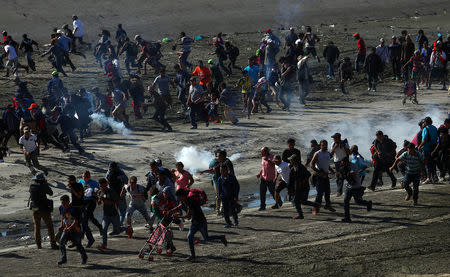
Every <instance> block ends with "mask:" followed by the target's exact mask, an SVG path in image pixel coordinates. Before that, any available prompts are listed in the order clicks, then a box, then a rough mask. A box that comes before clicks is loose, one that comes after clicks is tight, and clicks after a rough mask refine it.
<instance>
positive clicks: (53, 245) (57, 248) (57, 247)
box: [50, 243, 59, 250]
mask: <svg viewBox="0 0 450 277" xmlns="http://www.w3.org/2000/svg"><path fill="white" fill-rule="evenodd" d="M50 247H51V249H52V250H59V246H58V245H56V243H52V244H51V246H50Z"/></svg>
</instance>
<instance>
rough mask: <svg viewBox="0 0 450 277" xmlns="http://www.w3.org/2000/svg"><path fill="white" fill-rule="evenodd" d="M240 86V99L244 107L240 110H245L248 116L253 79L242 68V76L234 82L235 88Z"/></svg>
mask: <svg viewBox="0 0 450 277" xmlns="http://www.w3.org/2000/svg"><path fill="white" fill-rule="evenodd" d="M238 87H239V88H241V93H242V101H243V104H244V109H243V110H242V112H246V111H247V113H248V114H247V117H248V118H250V112H251V109H250V104H251V100H252V98H251V97H250V95H252V87H253V81H252V79H251V78H250V76H248V71H246V70H242V78H241V79H239V81H238V82H237V84H236V88H238Z"/></svg>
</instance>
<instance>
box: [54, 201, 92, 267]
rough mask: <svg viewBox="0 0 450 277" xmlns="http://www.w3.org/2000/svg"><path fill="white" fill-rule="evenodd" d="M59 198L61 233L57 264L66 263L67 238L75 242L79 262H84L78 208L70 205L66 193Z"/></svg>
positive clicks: (85, 256) (84, 253)
mask: <svg viewBox="0 0 450 277" xmlns="http://www.w3.org/2000/svg"><path fill="white" fill-rule="evenodd" d="M60 200H61V206H59V212H60V214H61V225H60V226H59V228H58V231H63V233H62V235H61V239H60V241H59V248H60V250H61V260H60V261H59V262H58V265H62V264H65V263H67V256H66V243H67V241H69V240H70V241H72V242H73V244H75V246H76V247H77V250H78V252H80V254H81V264H86V262H87V255H86V250H84V247H83V245H81V228H80V221H79V220H80V218H81V214H80V210H79V209H76V208H74V207H72V205H71V203H70V198H69V196H68V195H63V196H61V198H60Z"/></svg>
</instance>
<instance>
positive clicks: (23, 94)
mask: <svg viewBox="0 0 450 277" xmlns="http://www.w3.org/2000/svg"><path fill="white" fill-rule="evenodd" d="M72 19H73V22H72V23H73V25H72V26H73V30H72V29H70V28H69V26H68V25H67V24H65V25H63V26H62V27H61V29H58V28H55V29H54V30H53V32H52V33H51V34H50V43H49V44H48V49H47V50H46V51H45V52H44V53H43V54H42V55H43V56H45V55H49V61H50V63H51V65H52V67H54V70H53V72H52V73H51V75H52V77H51V79H50V80H49V81H48V83H47V86H46V90H45V95H44V96H43V97H40V99H41V100H40V101H41V102H40V103H39V104H38V103H37V99H36V98H37V97H36V98H35V96H33V95H32V93H30V91H29V90H28V85H35V84H33V83H32V82H28V81H24V80H21V78H19V72H18V70H19V69H20V68H24V69H25V70H26V71H27V72H28V71H29V69H31V70H33V71H35V70H37V68H38V67H37V66H36V64H35V62H34V60H33V53H34V47H35V48H36V49H39V44H38V43H37V42H36V41H34V40H32V39H30V38H28V36H27V35H26V34H24V35H23V41H22V42H21V44H20V45H19V44H18V43H17V42H15V41H14V40H13V38H12V37H11V36H10V35H8V33H7V32H6V31H3V42H2V44H3V45H4V53H3V54H2V59H1V61H2V62H3V59H4V58H5V57H6V58H7V60H8V61H7V64H6V76H9V75H10V74H11V73H13V74H14V75H15V79H14V82H15V84H16V85H17V91H16V93H15V95H14V97H13V98H12V99H11V103H8V104H7V106H6V110H5V111H4V112H3V114H2V120H1V121H0V143H1V151H0V159H1V158H3V157H5V156H6V154H7V152H8V151H9V148H8V142H9V139H10V138H11V137H12V136H14V138H15V140H16V142H17V144H18V145H19V146H20V149H21V151H22V152H23V153H24V156H25V162H26V165H27V166H28V167H29V168H30V171H31V173H32V174H33V176H34V177H33V184H32V185H31V186H30V209H31V210H32V211H33V220H34V230H35V234H34V237H35V242H36V244H37V247H38V248H41V247H42V245H41V235H40V222H41V219H43V220H44V222H45V224H46V225H47V227H48V234H49V238H50V242H51V247H52V248H53V249H60V250H61V259H60V261H59V262H58V264H59V265H62V264H64V263H66V262H67V256H66V244H67V242H69V241H72V245H70V246H69V247H76V248H77V250H78V251H79V252H80V254H81V257H82V263H83V264H85V263H86V262H87V254H86V251H85V248H84V247H92V245H93V243H94V241H95V239H94V237H93V234H92V230H91V229H90V226H89V221H90V222H92V224H94V225H95V226H96V228H97V229H98V230H99V232H100V234H101V237H102V243H101V244H100V245H99V246H98V247H97V248H98V249H99V250H100V251H103V252H105V251H109V248H108V235H117V234H120V233H122V232H126V234H127V235H128V237H130V238H131V237H132V236H133V228H132V222H133V219H132V216H133V213H134V212H135V211H136V210H137V211H138V212H139V213H140V214H141V215H142V216H143V218H144V220H145V222H146V226H147V228H148V229H149V231H150V232H152V231H153V228H154V227H153V226H154V223H155V219H157V224H159V223H160V222H161V223H162V224H165V225H166V226H168V225H170V224H171V223H172V222H173V223H175V224H178V226H179V227H180V229H181V230H182V229H183V222H184V220H185V219H189V218H190V219H191V225H190V229H189V234H188V243H189V247H190V252H191V256H190V257H189V260H191V261H193V260H195V257H196V256H195V250H194V244H195V243H194V235H195V233H196V232H198V231H200V232H201V233H202V235H203V237H204V239H205V240H211V241H214V240H216V241H220V242H222V243H223V244H224V245H225V246H226V245H227V240H226V238H225V236H210V235H209V234H208V229H207V220H206V217H205V215H204V213H203V211H202V208H201V206H202V205H204V204H205V202H206V196H205V194H204V192H203V191H202V190H200V189H196V188H193V187H192V186H193V185H194V179H193V178H192V175H191V173H189V171H187V170H185V169H184V165H183V164H182V163H181V162H178V163H177V164H176V165H175V166H176V169H173V170H170V169H168V168H165V167H163V165H162V162H161V161H160V160H154V161H153V162H152V163H151V164H150V171H149V172H148V173H147V175H146V176H147V180H146V184H145V185H141V184H142V182H141V184H138V179H137V177H136V176H131V177H130V178H128V176H127V174H126V173H125V172H124V170H122V169H121V168H120V166H119V164H118V163H117V162H111V163H110V166H109V169H108V172H107V173H106V176H104V177H103V178H100V179H99V180H98V181H95V180H93V179H91V173H90V172H89V171H86V172H84V173H83V174H82V178H81V179H80V180H78V181H77V178H76V176H73V175H71V176H69V177H68V180H67V189H68V191H70V194H71V196H70V197H69V196H68V195H63V196H62V197H61V198H60V201H61V205H60V207H59V211H60V214H61V225H60V227H59V228H58V233H57V234H55V233H54V230H53V224H52V222H51V213H52V211H53V202H52V201H51V200H49V199H48V198H47V195H50V196H51V195H52V194H53V192H52V190H51V188H50V186H49V185H48V183H47V181H46V175H47V174H48V169H47V168H45V167H43V166H42V165H40V163H39V161H38V156H39V152H40V151H45V150H47V149H48V148H49V147H50V144H52V145H53V146H54V147H56V148H58V149H60V150H61V151H63V152H68V151H70V148H71V146H73V147H74V148H75V149H76V150H78V152H79V153H80V154H85V151H84V149H83V147H82V146H81V145H80V143H79V142H83V140H84V138H85V137H88V136H90V135H91V132H90V122H91V117H90V115H92V114H93V113H98V114H103V115H104V116H106V117H109V116H112V117H113V118H114V119H115V120H116V121H118V122H123V124H124V125H125V126H126V127H128V128H131V124H130V120H129V115H128V113H127V107H128V103H129V100H130V99H131V105H132V107H133V113H134V116H135V119H136V120H139V119H142V118H143V113H144V114H145V113H146V112H147V111H148V106H149V103H152V105H153V106H154V114H153V116H152V119H154V120H156V121H157V122H159V123H160V124H161V125H162V128H163V130H165V131H167V132H171V131H172V130H173V129H172V126H171V125H170V124H169V122H168V121H167V120H166V118H165V116H166V112H167V109H171V108H173V107H174V106H175V105H179V106H180V110H179V113H180V114H187V113H188V115H189V119H190V123H191V129H197V128H198V124H197V122H198V121H202V122H204V123H205V125H206V127H208V126H209V123H210V122H213V123H219V122H221V121H222V119H227V120H229V121H230V122H231V123H232V124H237V123H238V122H239V119H238V116H237V115H236V113H235V110H236V106H237V105H238V103H239V101H241V103H242V107H243V110H242V113H243V114H244V116H245V117H247V118H250V117H251V115H253V114H255V113H258V112H261V113H264V110H263V106H264V107H265V112H266V113H270V112H271V111H272V110H273V108H272V107H270V105H269V103H270V102H271V101H270V100H273V102H275V103H276V105H277V106H278V107H279V108H280V109H281V110H289V109H290V107H291V103H292V99H293V97H294V95H296V93H295V90H296V88H297V87H298V88H299V102H300V103H301V104H305V102H306V99H307V96H308V94H309V92H310V89H311V84H312V82H313V74H312V70H311V68H310V66H309V65H308V63H310V59H311V58H313V59H317V62H318V63H320V58H321V57H319V56H320V55H318V51H317V48H318V47H317V46H318V43H319V41H320V38H319V37H318V36H317V35H316V34H315V33H314V32H313V31H312V28H311V27H307V28H306V29H305V32H302V33H299V34H297V33H296V30H295V29H294V28H290V30H289V32H288V33H287V34H286V36H285V38H284V42H282V41H281V40H280V39H279V38H278V37H277V36H276V35H275V34H274V33H273V32H272V30H271V29H267V31H266V34H265V36H264V37H263V38H262V40H261V43H260V45H258V47H257V50H256V52H255V55H252V56H250V57H249V58H248V65H247V66H245V67H244V68H241V67H239V66H238V65H237V64H236V62H237V59H238V57H239V55H240V53H239V48H238V47H237V46H236V45H234V44H233V43H231V42H230V41H225V39H224V35H223V34H222V33H219V34H217V36H216V37H215V39H214V42H213V44H212V45H213V47H214V51H212V52H211V53H208V54H209V55H215V56H216V57H215V58H214V59H216V60H214V59H208V60H207V63H206V64H205V63H204V61H203V60H199V61H197V64H196V66H195V67H194V65H193V64H192V63H190V62H189V56H190V53H191V45H192V44H193V43H194V42H195V40H194V39H192V38H190V37H189V36H187V35H186V33H184V32H181V33H180V36H179V38H178V39H177V40H176V41H175V43H174V44H173V47H172V49H173V50H174V51H175V50H177V48H178V47H179V49H178V50H177V56H178V58H177V62H176V64H175V65H174V67H173V69H174V72H175V75H174V76H169V75H168V74H167V72H166V71H167V68H166V66H165V65H163V64H162V63H161V62H160V60H161V57H162V55H163V54H162V52H161V43H159V42H153V41H147V40H144V39H143V38H142V36H141V35H135V36H134V39H130V38H129V37H128V35H127V32H126V31H125V30H124V28H123V26H122V25H121V24H119V25H118V26H117V30H116V32H115V36H114V39H115V41H116V43H117V46H116V47H115V46H114V45H113V44H112V42H111V40H112V39H113V37H112V36H111V33H110V32H109V31H108V30H102V31H101V33H100V34H99V40H98V43H97V44H95V46H94V47H92V46H91V44H89V43H87V42H85V40H83V36H84V33H85V32H84V28H83V23H82V22H81V21H80V19H78V17H77V16H76V15H74V16H73V17H72ZM353 37H354V38H355V40H356V41H357V44H356V45H357V53H356V57H355V59H354V64H352V62H351V59H350V58H349V57H345V58H343V59H342V58H341V57H340V50H339V48H338V47H337V46H336V45H335V44H334V43H333V42H332V41H330V42H328V44H327V46H326V47H325V48H324V50H323V55H322V56H323V58H324V59H325V61H326V62H327V65H328V67H327V75H328V78H330V79H331V78H335V73H334V72H335V68H336V67H338V72H339V76H338V78H337V80H338V82H339V84H340V88H341V91H342V93H344V94H347V93H349V92H348V90H347V89H346V87H345V84H346V82H347V81H348V80H349V79H351V78H352V76H353V74H355V73H356V74H358V73H359V72H360V71H361V70H362V68H364V71H365V72H366V73H367V81H368V90H373V91H376V89H377V82H378V81H379V80H380V79H381V78H382V77H387V76H388V75H389V73H387V71H388V70H387V69H386V68H387V65H388V63H392V70H393V72H392V76H393V79H395V80H399V79H400V78H401V79H402V80H403V81H404V82H405V83H406V82H410V80H412V81H414V86H415V87H416V88H417V89H419V88H420V85H421V84H422V83H423V84H425V86H426V87H427V88H430V87H431V85H432V80H433V79H436V78H437V79H439V80H440V81H441V83H442V88H443V89H446V78H447V69H446V66H447V62H448V59H449V57H450V53H449V51H450V37H449V38H448V39H447V41H444V40H443V38H442V35H440V34H439V35H438V37H437V38H436V39H435V40H434V41H433V43H432V47H430V46H429V44H431V43H429V41H428V39H427V38H426V36H425V34H424V32H423V31H422V30H420V31H419V33H418V35H417V38H416V42H417V46H416V45H414V43H413V41H412V39H411V37H410V36H409V35H408V34H407V32H406V31H403V32H402V35H401V36H400V37H398V38H397V37H396V36H393V37H392V38H391V41H392V43H391V44H389V45H385V40H384V39H380V45H378V46H377V47H373V48H370V49H369V54H368V55H367V47H366V44H365V42H364V40H363V38H362V37H361V35H360V34H358V33H355V34H354V35H353ZM91 48H93V51H94V52H93V55H94V57H95V59H96V61H97V62H98V64H99V66H100V67H101V68H102V70H104V73H105V82H106V84H107V90H106V92H101V91H100V89H99V88H98V87H92V88H87V89H86V88H79V89H77V93H69V89H68V88H67V87H66V86H65V85H64V82H63V80H62V79H61V78H60V75H63V76H68V75H67V73H66V72H65V70H64V67H66V66H67V65H68V66H70V67H71V69H72V71H75V70H76V69H77V68H76V66H75V65H74V64H73V63H72V61H71V59H70V56H71V55H79V56H82V57H84V58H86V56H85V54H84V53H85V52H86V50H92V49H91ZM19 49H20V50H23V53H24V55H25V57H26V61H27V64H28V65H27V66H22V65H21V64H20V63H19V59H18V54H19V51H18V50H19ZM280 52H283V53H280ZM122 54H125V61H124V64H125V69H126V72H127V74H128V77H125V75H124V73H123V72H122V70H121V67H120V63H121V61H120V56H121V55H122ZM277 56H278V57H277ZM227 60H228V61H229V62H228V63H226V61H227ZM337 62H338V65H337V66H336V65H335V64H336V63H337ZM361 65H362V67H361ZM0 66H3V63H0ZM148 66H150V67H152V68H154V70H155V75H157V76H156V78H155V79H154V80H153V82H152V83H151V84H150V85H148V86H147V91H148V94H146V93H145V91H146V86H145V85H144V81H143V79H142V76H139V75H141V73H142V75H147V74H148V72H147V67H148ZM234 70H237V71H238V74H240V75H241V77H240V78H239V80H238V81H237V82H236V84H233V85H230V84H227V83H226V82H225V81H224V80H225V77H226V78H229V77H230V76H232V75H233V74H234V73H233V72H234ZM222 72H223V73H224V74H223V73H222ZM224 75H225V77H224ZM171 87H172V89H174V90H175V91H176V98H177V100H178V101H179V102H178V103H175V101H173V100H172V93H171ZM236 89H238V91H239V94H240V96H239V95H238V94H236V93H235V90H236ZM219 107H223V115H221V114H220V113H221V110H220V109H219ZM449 120H450V119H446V120H445V122H443V123H442V126H440V127H439V128H436V127H435V126H434V125H433V122H432V120H431V118H429V117H427V118H425V119H424V120H422V121H421V122H420V123H419V126H420V130H419V131H418V133H417V136H416V138H415V139H414V141H412V142H409V141H405V142H404V144H403V148H402V149H400V151H397V145H396V143H395V142H394V141H392V140H391V139H390V138H389V137H388V136H387V135H385V134H383V132H382V131H378V132H377V133H376V139H375V140H374V141H373V145H372V148H371V149H370V150H371V152H372V164H373V165H374V171H373V176H372V180H371V183H370V185H368V186H367V187H368V188H369V189H371V190H375V187H376V186H378V185H382V184H383V182H382V174H383V172H386V173H387V174H388V175H389V176H390V177H391V180H392V187H395V186H396V183H397V179H396V177H395V176H394V175H393V171H397V170H398V171H400V172H401V173H402V174H403V175H404V177H403V179H402V181H401V186H402V187H403V188H404V189H405V190H406V192H407V195H406V200H409V199H410V198H411V197H412V199H413V200H414V201H413V203H414V204H415V205H416V204H417V203H418V195H419V184H420V182H422V183H424V184H426V183H436V182H438V181H439V177H440V180H441V181H442V180H444V179H445V176H446V173H449V171H450V158H449V157H450V144H449V137H448V136H449V128H450V121H449ZM102 130H103V131H111V127H110V126H107V125H105V126H102ZM77 133H78V135H77ZM78 138H80V139H78ZM332 139H333V143H332V144H331V147H330V151H329V150H328V149H329V148H328V142H327V140H324V139H323V140H321V141H320V142H319V143H318V142H317V141H316V140H312V141H311V150H310V152H309V153H308V155H307V159H306V160H302V155H301V152H300V150H299V149H297V148H295V140H294V139H289V140H288V141H287V144H288V148H287V149H286V150H285V151H284V152H283V153H281V155H273V154H271V152H270V149H269V148H268V147H263V148H262V149H261V170H260V172H259V173H258V174H257V176H256V177H257V178H258V179H259V182H260V190H259V194H260V208H259V210H260V211H263V210H265V209H266V193H267V190H269V192H270V194H271V195H272V196H273V198H274V201H275V204H274V205H273V206H272V208H273V209H278V208H280V207H282V205H283V202H285V201H286V200H287V201H292V202H293V204H294V206H295V208H296V210H297V213H298V214H297V215H296V216H295V217H294V219H302V218H304V214H303V210H302V205H309V206H312V213H313V214H314V215H316V214H317V213H319V212H320V209H322V208H323V209H326V210H329V211H332V212H334V211H335V209H334V208H333V206H332V203H331V198H330V194H331V188H330V176H334V178H335V179H336V185H337V195H338V196H340V195H342V194H344V211H345V213H344V218H343V219H342V220H343V221H344V222H351V218H350V200H351V198H352V197H353V198H354V200H355V202H356V203H357V204H360V205H364V206H366V207H367V211H370V210H371V209H372V202H371V201H367V200H364V199H363V194H364V190H365V187H364V186H363V181H364V179H365V176H366V169H367V167H368V165H369V163H368V162H367V161H365V160H364V158H363V157H362V156H361V154H360V153H359V151H358V146H357V145H353V146H351V147H350V144H349V141H348V140H347V139H342V138H341V134H340V133H336V134H334V135H333V136H332ZM41 148H42V149H41ZM331 162H333V165H334V166H332V164H331ZM436 168H438V169H439V173H440V176H439V177H438V175H437V169H436ZM38 170H39V171H42V172H38ZM200 173H202V174H204V173H209V174H211V176H212V184H213V186H214V188H215V191H216V197H215V198H216V199H215V202H216V212H217V214H218V215H221V216H223V217H224V221H225V225H224V227H225V228H230V227H231V226H236V227H237V226H238V225H239V220H238V214H239V212H240V211H241V209H242V205H241V204H239V202H238V201H239V191H240V185H239V181H238V178H237V176H236V175H235V171H234V165H233V163H232V162H231V161H230V160H229V159H228V158H227V153H226V151H225V150H223V149H222V150H217V151H215V159H214V160H213V161H211V163H210V166H209V168H208V169H205V170H203V171H201V172H200ZM331 174H333V175H331ZM411 183H412V184H413V188H412V189H411V187H410V184H411ZM311 186H312V187H314V188H315V189H316V191H317V194H316V198H315V200H314V201H310V200H308V196H309V191H310V189H311ZM285 189H286V191H287V194H288V195H289V196H288V199H284V200H285V201H283V199H282V197H281V192H282V191H283V190H285ZM127 195H129V198H130V200H129V201H127ZM323 197H324V198H325V205H322V198H323ZM100 205H103V213H102V221H101V223H100V222H99V221H98V220H97V219H96V217H95V214H94V211H95V209H96V207H97V206H100ZM149 209H150V213H149ZM230 216H231V217H232V219H233V222H232V221H231V219H230ZM124 222H125V225H124ZM111 224H112V225H113V231H112V232H111V233H108V228H109V225H111ZM83 237H86V239H87V244H86V245H85V246H83V244H82V242H81V241H82V238H83ZM57 238H59V239H57ZM58 240H59V246H58V244H57V241H58ZM167 240H168V243H167V253H168V255H172V253H173V252H174V251H175V250H176V248H175V246H174V243H173V240H172V239H171V237H170V236H168V237H167Z"/></svg>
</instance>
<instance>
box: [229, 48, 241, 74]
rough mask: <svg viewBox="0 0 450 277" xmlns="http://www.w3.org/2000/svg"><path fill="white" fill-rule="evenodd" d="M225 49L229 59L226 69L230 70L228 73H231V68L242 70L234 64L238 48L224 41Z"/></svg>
mask: <svg viewBox="0 0 450 277" xmlns="http://www.w3.org/2000/svg"><path fill="white" fill-rule="evenodd" d="M225 51H226V53H227V55H228V58H229V59H230V61H229V62H228V69H229V70H230V74H231V73H232V70H231V68H234V69H238V70H240V71H242V68H240V67H239V66H237V65H236V60H237V57H238V56H239V48H237V47H236V46H235V45H233V44H231V43H230V42H229V41H227V42H225Z"/></svg>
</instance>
